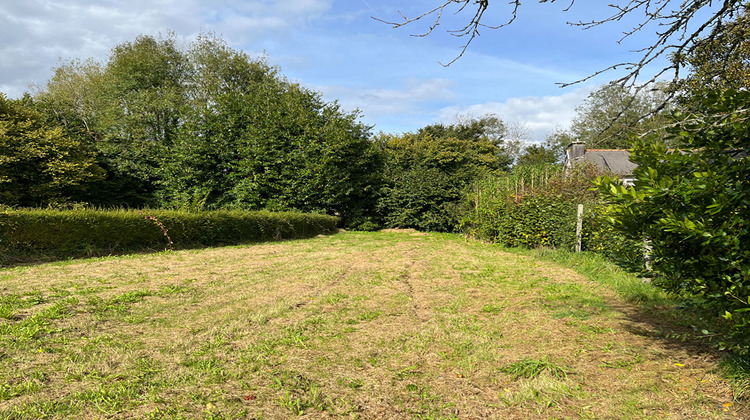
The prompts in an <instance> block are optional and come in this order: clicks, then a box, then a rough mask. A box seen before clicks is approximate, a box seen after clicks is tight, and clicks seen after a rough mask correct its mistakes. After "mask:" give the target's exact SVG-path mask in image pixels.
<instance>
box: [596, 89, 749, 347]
mask: <svg viewBox="0 0 750 420" xmlns="http://www.w3.org/2000/svg"><path fill="white" fill-rule="evenodd" d="M704 98H705V99H704V100H703V101H702V102H701V109H700V110H699V112H696V113H695V114H692V115H677V117H678V118H679V119H678V121H677V122H678V125H677V126H676V127H675V128H674V129H672V130H671V131H670V133H671V135H672V136H673V137H674V138H675V139H676V141H679V142H681V143H684V144H685V145H686V147H687V148H686V149H684V150H670V149H667V148H666V147H665V146H662V145H659V144H654V143H653V142H649V141H648V139H645V140H641V141H639V142H637V143H636V144H635V146H634V149H633V152H632V154H631V160H632V161H633V162H635V163H637V164H638V165H639V167H638V168H637V169H636V171H635V172H634V175H635V176H636V179H637V181H636V182H635V186H634V187H632V188H625V187H623V186H622V185H619V184H618V183H617V182H616V180H613V179H611V178H607V177H605V178H603V179H601V180H600V181H599V189H600V191H601V192H602V193H603V194H604V195H605V196H606V197H607V199H608V200H610V201H611V202H612V204H613V207H612V219H613V222H614V223H615V226H616V227H617V228H618V229H619V230H620V231H622V232H623V233H625V234H626V235H628V236H629V237H631V238H633V239H639V238H643V237H647V238H648V239H649V240H650V241H651V243H652V246H653V254H652V262H651V272H650V273H648V275H649V276H651V277H653V278H654V283H655V284H657V285H659V286H661V287H663V288H664V289H665V290H667V291H670V292H673V293H676V294H684V295H688V296H692V297H696V298H699V299H702V300H703V301H704V302H705V305H706V306H707V307H708V308H710V309H712V310H713V312H714V313H715V314H716V315H721V316H723V317H724V318H725V319H726V320H727V321H728V322H729V323H730V324H731V325H732V326H733V327H734V333H733V336H732V337H731V338H730V340H729V341H727V342H726V343H725V344H726V345H730V346H732V347H733V348H735V349H737V350H739V351H743V352H744V351H747V349H748V346H750V339H749V337H750V334H748V332H750V316H748V312H750V231H749V229H748V226H749V225H750V220H748V219H749V217H750V216H748V215H750V182H749V181H748V180H750V160H749V158H748V151H749V150H750V140H748V139H750V133H749V132H748V127H749V126H748V124H747V117H746V115H745V113H746V110H747V109H748V106H750V93H748V92H746V91H742V92H737V91H725V92H721V93H718V92H706V93H704Z"/></svg>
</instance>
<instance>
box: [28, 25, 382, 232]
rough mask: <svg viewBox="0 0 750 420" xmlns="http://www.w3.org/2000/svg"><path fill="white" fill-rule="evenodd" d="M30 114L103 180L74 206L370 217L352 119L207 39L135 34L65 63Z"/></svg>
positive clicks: (370, 151)
mask: <svg viewBox="0 0 750 420" xmlns="http://www.w3.org/2000/svg"><path fill="white" fill-rule="evenodd" d="M34 106H35V107H36V108H37V109H39V110H40V111H41V112H43V113H45V115H47V118H48V119H49V120H50V121H54V122H55V123H56V124H59V125H61V126H62V127H63V128H64V131H65V132H66V133H67V134H68V135H70V136H71V138H75V139H77V140H78V141H80V142H81V144H83V145H85V146H86V148H87V149H86V150H91V151H92V152H93V153H95V156H96V159H97V162H98V164H99V166H100V167H102V168H103V169H104V170H105V171H106V177H105V178H104V179H103V180H102V181H101V182H98V183H94V184H93V185H92V187H91V188H90V194H89V196H88V197H87V199H85V200H81V201H86V202H88V203H91V204H94V205H100V206H105V207H112V206H126V207H143V206H146V205H150V206H161V207H170V208H181V209H191V210H216V209H245V210H259V209H268V210H274V211H276V210H297V211H304V212H324V213H327V214H332V215H333V214H336V215H340V216H341V218H342V220H343V223H344V224H345V225H346V226H347V227H356V226H358V225H365V226H370V225H371V224H372V221H373V220H374V216H375V214H374V209H375V194H374V193H375V192H376V191H377V190H378V189H379V185H380V174H381V159H380V153H379V152H378V150H377V149H376V148H375V147H374V145H373V144H372V142H371V141H370V140H369V136H370V132H369V130H370V128H369V127H367V126H365V125H363V124H362V123H360V122H359V121H358V120H359V113H358V112H352V113H348V112H344V111H343V110H342V109H341V108H340V107H339V105H338V104H336V103H335V102H334V103H326V102H324V101H323V100H322V99H321V95H320V94H318V93H317V92H313V91H311V90H309V89H306V88H304V87H302V86H300V85H298V84H295V83H291V82H289V81H287V80H286V79H284V78H283V77H282V76H281V75H280V74H279V70H278V69H277V68H274V67H272V66H270V65H268V64H267V63H266V62H265V60H263V59H252V58H250V57H249V56H248V55H247V54H245V53H243V52H238V51H235V50H233V49H232V48H230V47H229V46H228V45H227V44H226V43H225V42H224V41H223V40H221V39H219V38H217V37H216V36H214V35H211V34H202V35H200V36H199V37H198V39H197V40H196V41H195V42H193V43H192V44H191V45H190V46H189V47H188V48H183V47H181V46H180V45H179V43H178V42H177V40H176V38H175V36H174V35H171V34H170V35H168V36H166V37H160V38H154V37H151V36H139V37H137V38H136V39H135V40H134V41H132V42H124V43H122V44H119V45H117V46H115V47H114V48H113V50H112V53H111V55H110V57H109V59H108V60H107V61H106V62H105V63H96V62H94V61H93V60H88V61H84V62H80V61H72V62H70V63H65V64H63V65H61V66H60V67H58V68H57V69H56V70H55V74H54V76H53V78H52V79H51V80H50V81H49V82H48V84H47V87H46V89H45V90H43V91H41V92H39V93H38V94H37V95H36V96H35V102H34ZM368 222H369V224H368Z"/></svg>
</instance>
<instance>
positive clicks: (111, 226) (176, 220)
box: [0, 209, 337, 265]
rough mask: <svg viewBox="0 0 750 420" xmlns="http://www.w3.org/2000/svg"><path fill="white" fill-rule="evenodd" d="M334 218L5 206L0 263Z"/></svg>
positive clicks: (244, 235) (178, 243)
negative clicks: (29, 208) (27, 208)
mask: <svg viewBox="0 0 750 420" xmlns="http://www.w3.org/2000/svg"><path fill="white" fill-rule="evenodd" d="M154 219H155V220H154ZM155 221H158V222H159V223H155ZM336 222H337V219H336V218H335V217H331V216H325V215H319V214H305V213H296V212H285V213H271V212H265V211H260V212H246V211H211V212H198V213H195V212H192V213H191V212H185V211H174V210H112V211H103V210H92V209H77V210H3V211H1V212H0V265H7V264H15V263H19V262H26V261H36V260H56V259H61V258H62V259H64V258H76V257H90V256H97V255H110V254H113V253H124V252H138V251H147V250H153V249H166V248H171V247H172V246H171V243H170V242H173V244H174V247H175V248H178V249H184V248H191V247H204V246H217V245H233V244H241V243H247V242H255V241H267V240H276V239H295V238H307V237H311V236H315V235H318V234H324V233H331V232H334V231H335V230H336ZM162 226H163V229H162ZM165 230H166V233H168V237H165Z"/></svg>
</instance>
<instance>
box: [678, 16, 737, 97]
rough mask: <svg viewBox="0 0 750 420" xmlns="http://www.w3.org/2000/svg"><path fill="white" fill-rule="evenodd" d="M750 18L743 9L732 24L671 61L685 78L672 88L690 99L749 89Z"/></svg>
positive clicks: (730, 22) (727, 23)
mask: <svg viewBox="0 0 750 420" xmlns="http://www.w3.org/2000/svg"><path fill="white" fill-rule="evenodd" d="M749 57H750V16H748V14H747V6H745V7H744V8H743V10H742V12H741V13H740V14H738V15H737V16H736V18H735V19H734V20H732V21H729V22H726V23H725V25H724V26H723V29H722V31H721V32H720V33H719V34H716V35H715V36H709V37H704V38H701V39H699V40H697V41H696V42H695V46H694V48H691V49H690V52H689V53H688V54H686V55H676V56H674V57H672V60H673V61H674V62H675V63H680V64H681V65H683V66H686V67H687V68H688V71H689V74H688V76H687V77H685V78H684V79H682V80H680V82H679V84H677V86H674V88H675V89H676V90H677V91H679V92H681V93H685V94H687V95H686V96H687V99H688V100H687V101H685V102H686V103H688V104H689V103H690V102H691V101H690V99H689V98H690V96H691V95H692V94H697V96H698V98H700V93H702V92H703V91H704V90H705V89H735V90H741V89H747V88H748V87H750V62H749V61H748V58H749Z"/></svg>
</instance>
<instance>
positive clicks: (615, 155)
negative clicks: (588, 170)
mask: <svg viewBox="0 0 750 420" xmlns="http://www.w3.org/2000/svg"><path fill="white" fill-rule="evenodd" d="M574 162H575V163H579V162H590V163H591V164H593V165H596V167H597V168H600V169H603V170H606V171H608V172H612V173H613V174H615V175H619V176H629V175H633V169H635V168H637V167H638V165H636V164H635V163H633V162H631V161H630V152H629V151H627V150H623V149H586V153H585V154H584V155H583V156H581V157H579V158H576V159H574Z"/></svg>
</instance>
